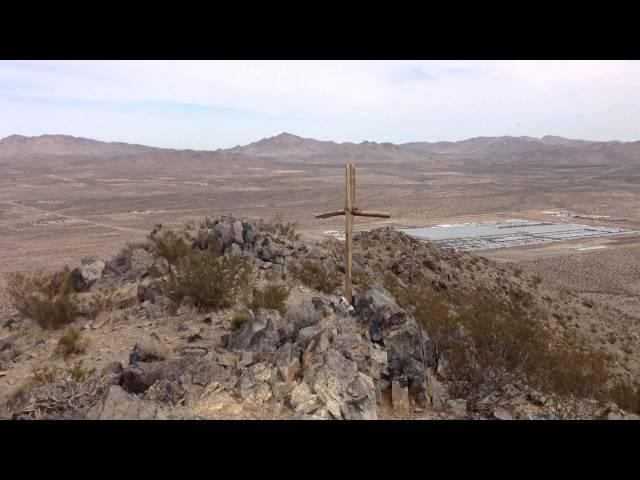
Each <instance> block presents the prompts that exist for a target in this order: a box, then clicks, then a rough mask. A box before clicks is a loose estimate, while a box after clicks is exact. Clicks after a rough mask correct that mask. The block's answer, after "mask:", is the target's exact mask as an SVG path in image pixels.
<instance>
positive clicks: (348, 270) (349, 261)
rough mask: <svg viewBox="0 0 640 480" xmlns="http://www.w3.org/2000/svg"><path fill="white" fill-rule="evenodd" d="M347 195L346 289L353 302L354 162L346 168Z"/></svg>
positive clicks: (349, 300) (348, 299) (348, 301)
mask: <svg viewBox="0 0 640 480" xmlns="http://www.w3.org/2000/svg"><path fill="white" fill-rule="evenodd" d="M346 173H347V175H346V195H345V197H346V198H345V203H346V205H345V209H344V213H345V242H344V245H345V259H344V290H345V298H346V300H347V303H349V304H352V303H353V296H352V292H351V265H352V263H353V251H352V244H353V216H352V215H351V210H352V209H353V200H354V194H355V192H354V191H353V189H352V187H353V182H352V173H353V164H351V163H349V164H348V165H347V168H346Z"/></svg>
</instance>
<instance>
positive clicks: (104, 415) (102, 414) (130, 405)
mask: <svg viewBox="0 0 640 480" xmlns="http://www.w3.org/2000/svg"><path fill="white" fill-rule="evenodd" d="M156 418H158V410H157V408H156V407H155V406H154V405H153V404H151V403H148V402H145V401H143V400H141V399H140V398H138V397H136V396H135V395H130V394H128V393H127V392H125V391H124V390H123V389H122V388H121V387H119V386H118V385H111V386H110V387H109V391H108V392H107V395H106V396H105V397H104V399H103V400H102V401H101V402H99V403H98V404H97V405H95V406H94V407H92V408H91V409H90V410H89V412H88V413H87V419H88V420H154V419H156Z"/></svg>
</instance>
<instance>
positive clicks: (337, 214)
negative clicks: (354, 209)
mask: <svg viewBox="0 0 640 480" xmlns="http://www.w3.org/2000/svg"><path fill="white" fill-rule="evenodd" d="M339 215H344V210H337V211H335V212H326V213H320V214H318V215H316V218H329V217H337V216H339Z"/></svg>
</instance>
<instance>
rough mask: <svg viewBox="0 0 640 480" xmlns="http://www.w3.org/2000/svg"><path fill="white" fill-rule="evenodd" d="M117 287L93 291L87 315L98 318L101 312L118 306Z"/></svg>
mask: <svg viewBox="0 0 640 480" xmlns="http://www.w3.org/2000/svg"><path fill="white" fill-rule="evenodd" d="M116 298H117V294H116V291H115V289H106V290H98V291H95V292H93V293H92V295H91V299H90V300H89V305H88V308H87V316H88V317H89V318H92V319H93V318H96V317H97V316H98V314H99V313H100V312H110V311H112V310H114V309H115V308H116Z"/></svg>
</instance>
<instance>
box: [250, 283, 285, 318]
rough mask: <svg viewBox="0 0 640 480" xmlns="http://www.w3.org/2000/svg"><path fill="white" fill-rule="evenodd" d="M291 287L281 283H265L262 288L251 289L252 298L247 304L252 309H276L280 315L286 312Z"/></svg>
mask: <svg viewBox="0 0 640 480" xmlns="http://www.w3.org/2000/svg"><path fill="white" fill-rule="evenodd" d="M290 291H291V289H290V288H289V287H287V286H286V285H283V284H281V283H271V282H270V283H267V284H266V285H265V286H264V287H263V288H257V287H256V288H254V289H253V298H252V300H251V303H250V304H249V306H250V307H251V309H252V310H257V309H258V308H269V309H273V310H278V311H279V312H280V314H281V315H284V314H285V313H286V312H287V303H286V302H287V298H289V293H290Z"/></svg>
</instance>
